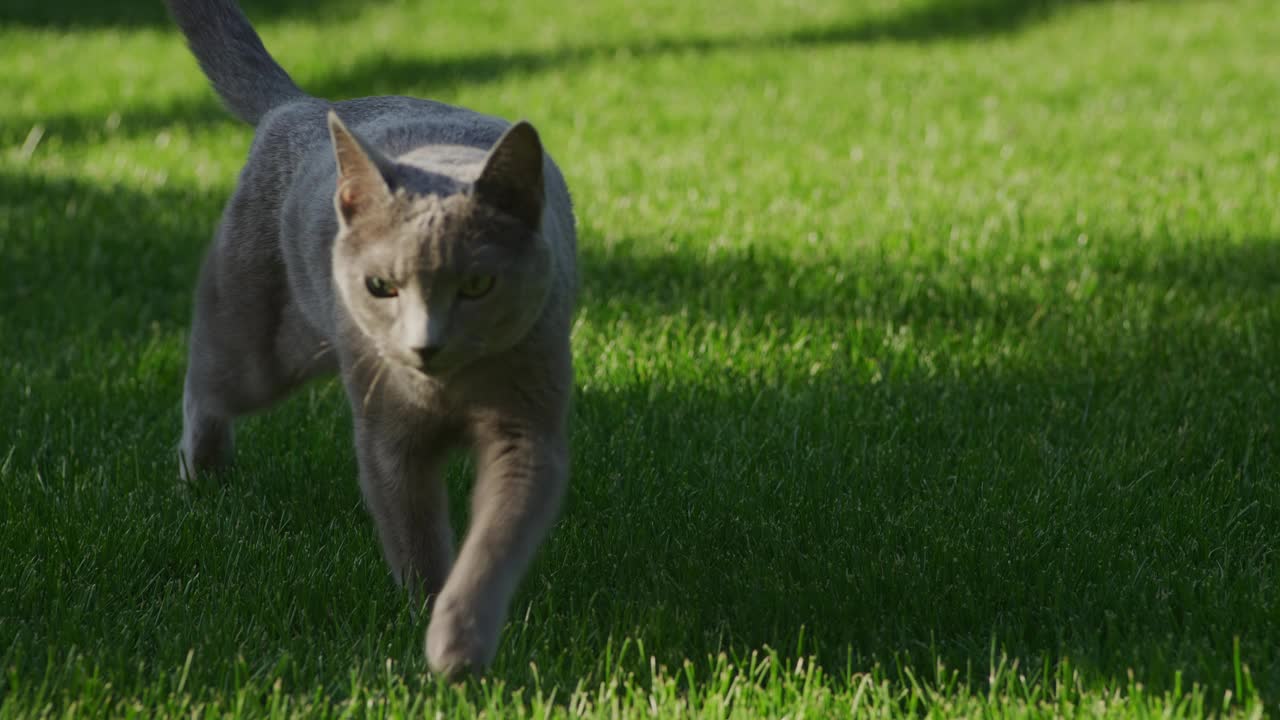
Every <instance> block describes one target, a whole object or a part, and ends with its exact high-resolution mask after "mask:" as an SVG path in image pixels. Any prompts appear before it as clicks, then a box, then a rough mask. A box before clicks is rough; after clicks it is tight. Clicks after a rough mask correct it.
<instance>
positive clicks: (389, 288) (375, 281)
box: [364, 275, 400, 298]
mask: <svg viewBox="0 0 1280 720" xmlns="http://www.w3.org/2000/svg"><path fill="white" fill-rule="evenodd" d="M364 287H365V289H366V290H368V291H369V294H370V295H372V296H374V297H376V298H391V297H395V296H397V295H399V294H400V290H399V289H398V288H396V286H395V285H392V284H391V283H389V282H387V281H386V280H383V279H382V278H380V277H374V276H372V275H370V276H369V277H367V278H365V279H364Z"/></svg>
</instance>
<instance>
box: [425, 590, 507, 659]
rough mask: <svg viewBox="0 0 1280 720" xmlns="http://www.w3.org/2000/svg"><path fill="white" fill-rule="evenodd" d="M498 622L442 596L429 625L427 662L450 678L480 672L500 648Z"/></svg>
mask: <svg viewBox="0 0 1280 720" xmlns="http://www.w3.org/2000/svg"><path fill="white" fill-rule="evenodd" d="M497 625H498V623H497V622H495V621H486V620H484V619H483V618H481V617H480V616H479V615H478V614H477V613H476V612H475V609H474V608H471V607H467V606H466V605H464V604H461V603H459V602H457V601H455V600H453V599H452V598H447V597H442V598H440V599H439V600H438V601H437V602H436V605H435V608H434V610H433V612H432V614H431V625H430V626H429V627H428V628H427V664H428V665H429V666H430V667H431V671H432V672H434V673H439V674H440V675H443V676H445V677H447V678H449V679H451V680H457V679H460V678H462V677H465V676H466V675H478V674H480V673H482V672H484V670H485V669H486V668H487V667H489V663H491V662H492V661H493V656H494V654H495V653H496V652H497V649H498V631H499V630H500V628H498V627H497Z"/></svg>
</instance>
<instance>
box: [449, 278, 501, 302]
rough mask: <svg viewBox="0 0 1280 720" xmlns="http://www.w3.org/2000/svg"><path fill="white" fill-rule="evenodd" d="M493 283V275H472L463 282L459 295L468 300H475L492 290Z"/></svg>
mask: <svg viewBox="0 0 1280 720" xmlns="http://www.w3.org/2000/svg"><path fill="white" fill-rule="evenodd" d="M493 282H494V278H493V276H492V275H472V276H470V277H468V278H466V279H464V280H463V281H462V287H460V288H458V295H460V296H462V297H464V298H466V299H468V300H475V299H476V298H478V297H483V296H484V295H485V294H486V293H488V292H489V291H490V290H492V289H493Z"/></svg>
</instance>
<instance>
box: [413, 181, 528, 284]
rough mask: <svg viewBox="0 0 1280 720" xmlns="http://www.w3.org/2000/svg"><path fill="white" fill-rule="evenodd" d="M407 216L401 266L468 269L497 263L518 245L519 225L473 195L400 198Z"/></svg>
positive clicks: (459, 194) (456, 194) (466, 193)
mask: <svg viewBox="0 0 1280 720" xmlns="http://www.w3.org/2000/svg"><path fill="white" fill-rule="evenodd" d="M397 200H398V201H399V202H400V203H403V206H402V207H403V215H402V217H403V218H404V221H403V223H402V224H401V227H400V228H399V231H398V232H397V233H396V235H398V242H396V243H394V244H395V245H396V246H397V254H399V255H400V256H401V257H400V260H401V262H406V261H407V262H409V263H411V264H413V265H416V266H417V267H418V268H420V269H427V270H430V269H454V270H458V271H464V270H466V269H468V268H473V267H474V266H475V265H476V264H488V263H491V262H498V261H500V260H501V258H503V256H505V255H506V254H508V252H509V251H510V250H512V249H514V247H515V246H516V244H517V242H518V239H519V235H520V231H519V227H518V226H517V225H516V224H515V223H513V222H512V221H511V219H510V218H506V217H504V216H503V215H502V214H501V213H498V212H496V211H494V210H493V209H491V208H489V207H488V206H486V205H484V204H482V203H479V202H477V201H476V199H475V197H474V196H473V195H472V194H471V193H469V192H460V193H454V194H450V195H444V196H441V195H435V194H431V195H416V194H412V193H402V194H399V197H398V198H397Z"/></svg>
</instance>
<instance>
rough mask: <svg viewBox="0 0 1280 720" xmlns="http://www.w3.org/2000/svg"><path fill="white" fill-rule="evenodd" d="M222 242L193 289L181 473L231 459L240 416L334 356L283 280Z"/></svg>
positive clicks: (186, 475)
mask: <svg viewBox="0 0 1280 720" xmlns="http://www.w3.org/2000/svg"><path fill="white" fill-rule="evenodd" d="M220 249H221V248H215V249H214V251H213V252H211V253H210V254H209V256H208V257H207V258H206V259H205V262H204V265H203V266H202V267H201V271H200V282H199V285H198V287H197V289H196V303H195V314H194V317H193V319H192V324H191V338H190V348H189V353H188V362H187V376H186V381H185V383H184V386H183V398H182V421H183V422H182V440H181V444H180V446H179V466H178V472H179V476H180V477H182V478H183V479H190V478H192V477H193V476H195V475H198V474H200V473H203V472H206V471H210V470H215V469H218V468H220V467H223V466H226V465H228V464H230V462H231V460H232V458H233V455H234V451H235V438H234V427H233V425H234V421H235V419H236V418H237V417H239V416H241V415H246V414H248V413H251V412H254V411H257V410H262V409H265V408H266V407H268V406H270V405H271V404H273V403H275V402H276V401H278V400H280V399H281V398H283V397H284V396H285V395H286V394H288V392H289V391H290V390H292V389H293V388H295V387H296V386H298V385H299V384H301V383H303V382H305V381H306V380H308V379H310V378H312V377H315V376H316V375H319V374H323V373H324V372H331V371H332V370H333V368H334V367H335V362H336V361H335V359H334V353H333V351H332V349H331V348H329V347H328V344H327V343H326V342H325V341H324V340H323V339H321V338H320V337H319V336H318V335H317V334H316V333H315V332H314V331H312V330H311V329H310V328H309V326H308V325H307V324H306V321H305V320H304V319H303V318H302V316H301V314H300V313H298V312H297V310H296V308H295V307H294V306H293V304H292V303H291V302H290V301H289V299H288V296H287V289H286V288H284V287H282V286H281V285H280V284H279V283H278V281H277V282H276V283H274V284H273V283H270V282H269V281H268V280H267V277H270V276H267V275H266V274H265V273H263V272H261V270H260V269H257V268H254V267H246V266H245V262H244V259H243V258H236V257H226V256H225V254H222V253H220V252H219V250H220ZM255 270H257V271H256V272H255ZM272 276H274V274H272ZM276 277H278V276H276Z"/></svg>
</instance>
